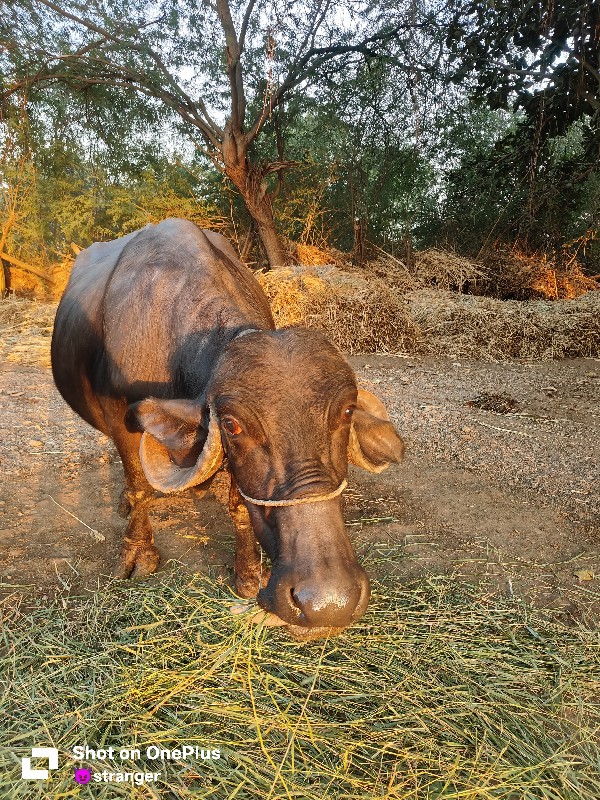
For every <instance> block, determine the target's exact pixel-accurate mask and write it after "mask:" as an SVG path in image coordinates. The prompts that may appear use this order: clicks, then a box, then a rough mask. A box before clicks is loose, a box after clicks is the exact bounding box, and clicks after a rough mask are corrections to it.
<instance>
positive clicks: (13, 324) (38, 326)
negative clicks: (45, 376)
mask: <svg viewBox="0 0 600 800" xmlns="http://www.w3.org/2000/svg"><path fill="white" fill-rule="evenodd" d="M55 314H56V304H55V303H38V302H32V301H30V300H24V299H18V298H14V297H13V298H8V299H5V300H0V361H1V360H5V361H11V362H13V363H17V364H28V365H33V364H38V365H40V366H43V367H49V366H50V340H51V337H52V326H53V325H54V315H55Z"/></svg>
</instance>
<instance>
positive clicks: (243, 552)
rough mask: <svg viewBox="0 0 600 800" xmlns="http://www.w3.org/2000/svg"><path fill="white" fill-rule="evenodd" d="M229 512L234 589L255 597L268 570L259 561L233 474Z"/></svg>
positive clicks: (258, 554) (264, 581) (252, 534)
mask: <svg viewBox="0 0 600 800" xmlns="http://www.w3.org/2000/svg"><path fill="white" fill-rule="evenodd" d="M229 513H230V515H231V519H232V520H233V525H234V527H235V562H234V567H233V572H234V585H235V590H236V592H237V593H238V594H239V596H240V597H256V595H257V594H258V590H259V589H260V588H261V586H266V585H267V582H268V580H269V572H270V570H268V569H266V567H265V566H264V565H263V563H262V561H261V557H260V547H259V545H258V542H257V541H256V536H255V535H254V530H253V528H252V523H251V522H250V515H249V514H248V509H247V508H246V506H245V505H244V502H243V500H242V498H241V496H240V493H239V492H238V490H237V485H236V482H235V479H234V477H233V475H232V476H231V486H230V489H229Z"/></svg>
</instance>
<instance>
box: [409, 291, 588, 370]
mask: <svg viewBox="0 0 600 800" xmlns="http://www.w3.org/2000/svg"><path fill="white" fill-rule="evenodd" d="M404 299H405V301H406V303H407V304H408V311H409V314H410V316H411V319H412V322H413V324H414V325H415V326H417V327H418V329H419V330H420V339H421V342H420V349H421V352H423V353H427V354H431V355H440V356H450V357H458V356H461V357H464V358H474V359H476V358H483V359H486V360H491V361H501V360H503V359H511V358H522V359H527V360H548V359H556V358H568V357H571V358H577V357H590V358H597V357H598V356H599V355H600V292H590V293H588V294H586V295H584V296H583V297H580V298H578V299H577V300H555V301H553V302H546V301H542V300H537V301H528V302H522V301H517V300H495V299H492V298H489V297H473V296H471V295H460V294H456V293H454V292H448V291H446V292H442V291H439V290H424V289H421V290H419V291H416V292H409V293H408V294H406V295H405V296H404Z"/></svg>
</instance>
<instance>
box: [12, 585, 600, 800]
mask: <svg viewBox="0 0 600 800" xmlns="http://www.w3.org/2000/svg"><path fill="white" fill-rule="evenodd" d="M231 600H232V598H231V596H230V594H229V593H228V590H227V589H226V588H225V587H220V586H216V585H214V584H212V583H211V582H210V581H209V580H208V579H207V578H205V577H202V576H189V575H179V576H177V575H169V576H167V577H165V578H162V579H161V580H160V581H159V582H152V581H148V582H143V583H132V584H123V583H115V584H113V585H111V586H109V587H108V588H106V589H104V590H102V591H100V592H96V593H93V594H90V595H89V596H87V597H79V598H69V599H64V600H63V599H61V598H59V599H58V601H57V602H56V604H54V605H50V606H48V605H46V606H43V605H40V606H39V607H37V608H35V609H33V610H31V609H28V610H25V608H24V606H21V608H20V610H19V608H18V606H17V605H16V603H15V596H14V595H13V596H12V597H11V596H8V597H7V599H6V600H5V601H4V606H3V612H4V614H3V615H4V620H3V627H2V631H1V634H0V744H1V745H2V750H1V753H0V797H1V798H11V800H12V798H15V799H17V798H18V799H19V800H21V799H22V798H52V800H55V798H56V799H57V798H67V797H69V798H71V797H79V798H121V797H126V798H131V797H136V798H137V797H139V798H161V800H171V798H173V799H174V798H177V799H179V798H192V797H193V798H237V799H238V800H245V799H246V798H248V799H249V798H257V799H258V798H260V800H267V799H268V800H274V799H275V798H282V799H283V798H287V799H288V800H290V799H291V798H302V800H317V798H318V800H322V798H336V799H341V798H348V800H350V798H361V799H362V798H403V799H404V798H415V800H416V799H417V798H419V800H420V799H421V798H423V799H425V798H445V799H449V798H457V800H458V798H460V799H461V800H475V798H477V799H479V798H482V799H483V798H505V799H506V800H533V798H536V800H537V799H538V798H549V799H550V798H552V800H557V799H558V798H561V800H562V799H563V798H564V799H565V800H566V798H569V799H570V798H572V800H598V798H599V797H600V744H599V735H600V708H599V705H598V703H599V698H600V637H599V633H598V632H597V631H596V632H593V631H586V630H583V629H581V630H578V629H573V628H567V627H563V626H561V625H560V624H558V623H554V622H550V621H548V620H546V619H544V618H543V617H542V616H541V615H539V614H537V613H532V612H531V611H530V610H528V609H527V608H526V607H525V606H524V605H523V604H521V603H518V602H514V601H508V600H507V601H502V600H499V599H497V598H493V597H490V596H488V595H486V594H485V591H484V590H483V589H478V588H474V587H469V586H466V585H464V584H457V583H455V582H453V581H452V580H450V579H446V578H444V579H430V580H429V581H427V582H423V581H421V582H419V583H414V584H412V585H410V586H405V587H394V588H391V587H390V586H386V585H383V584H376V585H375V586H374V597H373V600H372V602H371V605H370V607H369V610H368V612H367V614H366V616H365V618H364V619H363V620H362V621H361V622H360V623H358V624H356V625H355V626H354V627H353V628H351V629H349V630H348V631H347V632H345V634H343V635H342V636H340V637H338V638H335V639H331V640H328V641H327V640H325V641H323V640H321V641H315V642H310V643H304V644H298V643H295V642H293V641H292V640H290V639H289V638H287V637H286V635H285V633H284V632H282V630H280V629H272V628H270V629H262V630H261V629H260V628H259V627H257V626H250V625H248V624H247V623H246V621H245V620H244V619H243V618H241V619H240V618H239V617H235V616H232V615H231V614H230V613H229V610H228V606H229V602H230V601H231ZM85 744H87V745H89V746H90V747H92V748H96V749H97V748H101V747H105V748H107V747H109V746H110V745H112V746H114V747H115V748H117V749H118V748H121V747H130V748H131V747H137V748H140V750H141V752H142V758H141V759H140V760H139V761H136V762H135V763H133V762H132V761H128V760H125V761H121V759H120V758H119V756H118V753H117V754H116V755H115V758H114V760H113V761H112V762H111V761H110V760H104V761H102V762H99V761H95V762H92V761H89V762H83V764H82V766H88V767H89V768H91V769H92V771H93V772H102V771H103V770H107V771H108V772H111V771H112V772H114V773H116V772H118V771H120V772H127V771H129V772H132V771H139V770H148V771H156V772H161V776H160V778H159V781H158V783H150V784H145V785H141V786H138V787H136V786H132V784H131V783H127V784H123V783H121V784H117V783H114V782H112V783H104V782H101V783H96V782H94V781H92V782H91V783H90V784H88V785H87V786H79V785H78V784H77V783H75V781H74V779H73V767H74V765H79V762H75V761H74V760H73V758H72V754H71V751H72V748H73V747H75V746H76V745H85ZM154 744H155V745H159V746H160V747H161V748H169V749H172V748H177V747H179V746H182V745H184V744H186V745H192V746H199V747H201V748H211V749H213V748H218V749H220V751H221V758H219V759H218V760H202V759H198V760H197V759H196V758H191V759H187V760H186V761H185V762H184V761H182V760H181V759H179V760H175V761H164V762H161V761H156V760H155V761H150V760H148V759H146V758H145V757H144V753H145V748H146V747H147V746H149V745H154ZM33 746H54V747H56V748H58V750H59V754H60V758H59V768H58V770H56V771H53V772H51V773H50V775H51V777H50V779H49V780H48V781H22V780H21V761H20V759H21V757H22V756H29V755H30V748H31V747H33ZM32 766H34V767H35V766H36V762H34V761H32ZM41 766H43V764H41Z"/></svg>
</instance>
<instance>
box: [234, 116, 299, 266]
mask: <svg viewBox="0 0 600 800" xmlns="http://www.w3.org/2000/svg"><path fill="white" fill-rule="evenodd" d="M222 155H223V163H224V166H225V174H226V175H227V177H228V178H229V179H230V180H231V182H232V183H233V185H234V186H235V187H236V189H237V190H238V192H239V193H240V194H241V196H242V200H243V201H244V204H245V206H246V208H247V209H248V213H249V214H250V216H251V217H252V219H253V220H254V222H255V224H256V228H257V230H258V234H259V236H260V238H261V241H262V243H263V245H264V248H265V251H266V254H267V259H268V261H269V267H270V268H271V269H277V268H278V267H284V266H285V264H286V255H285V250H284V249H283V247H282V244H281V240H280V239H279V235H278V233H277V229H276V228H275V219H274V217H273V206H272V205H271V198H270V196H269V193H268V192H267V184H266V182H265V174H266V173H265V170H264V169H261V168H260V167H256V166H254V165H252V164H250V162H249V160H248V144H247V142H246V138H245V136H244V135H243V134H238V135H237V136H236V135H235V133H234V132H233V131H232V130H231V128H226V129H225V136H224V139H223V149H222Z"/></svg>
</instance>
